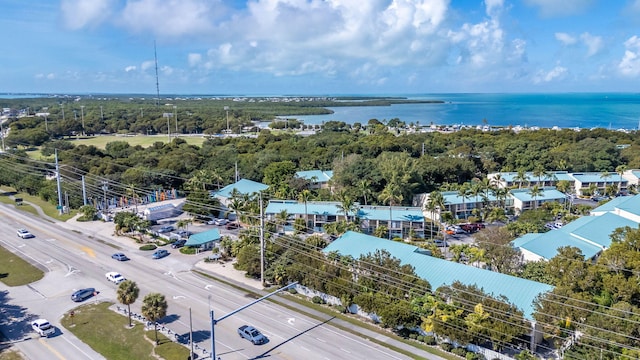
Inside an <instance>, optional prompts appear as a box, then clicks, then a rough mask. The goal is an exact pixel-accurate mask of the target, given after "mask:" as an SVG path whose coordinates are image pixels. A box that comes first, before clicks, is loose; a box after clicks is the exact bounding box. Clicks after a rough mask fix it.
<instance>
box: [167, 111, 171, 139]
mask: <svg viewBox="0 0 640 360" xmlns="http://www.w3.org/2000/svg"><path fill="white" fill-rule="evenodd" d="M167 135H168V136H169V142H171V124H169V117H168V116H167Z"/></svg>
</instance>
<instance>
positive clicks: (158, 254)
mask: <svg viewBox="0 0 640 360" xmlns="http://www.w3.org/2000/svg"><path fill="white" fill-rule="evenodd" d="M167 255H169V252H168V251H167V250H164V249H160V250H156V252H154V253H153V255H151V257H152V258H154V259H162V258H163V257H165V256H167Z"/></svg>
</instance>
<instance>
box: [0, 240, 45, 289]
mask: <svg viewBox="0 0 640 360" xmlns="http://www.w3.org/2000/svg"><path fill="white" fill-rule="evenodd" d="M0 259H2V261H0V281H2V282H3V283H4V284H5V285H7V286H21V285H26V284H31V283H32V282H34V281H38V280H40V279H42V278H43V277H44V272H42V270H40V269H38V268H37V267H35V266H33V265H31V264H29V263H28V262H27V261H25V260H23V259H22V258H21V257H19V256H18V255H16V254H14V253H12V252H11V251H9V250H7V249H5V248H4V247H2V246H0Z"/></svg>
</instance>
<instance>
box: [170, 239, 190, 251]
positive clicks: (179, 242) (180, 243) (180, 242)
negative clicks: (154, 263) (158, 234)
mask: <svg viewBox="0 0 640 360" xmlns="http://www.w3.org/2000/svg"><path fill="white" fill-rule="evenodd" d="M186 242H187V240H176V241H174V242H173V244H171V247H172V248H174V249H179V248H181V247H183V246H184V244H185V243H186Z"/></svg>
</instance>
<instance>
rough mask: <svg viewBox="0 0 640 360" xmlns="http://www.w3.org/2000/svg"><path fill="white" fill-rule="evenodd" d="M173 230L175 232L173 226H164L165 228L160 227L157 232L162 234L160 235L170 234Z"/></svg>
mask: <svg viewBox="0 0 640 360" xmlns="http://www.w3.org/2000/svg"><path fill="white" fill-rule="evenodd" d="M173 230H175V228H174V227H173V225H165V226H163V227H161V228H160V229H159V230H158V232H159V233H161V234H162V233H168V232H171V231H173Z"/></svg>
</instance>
